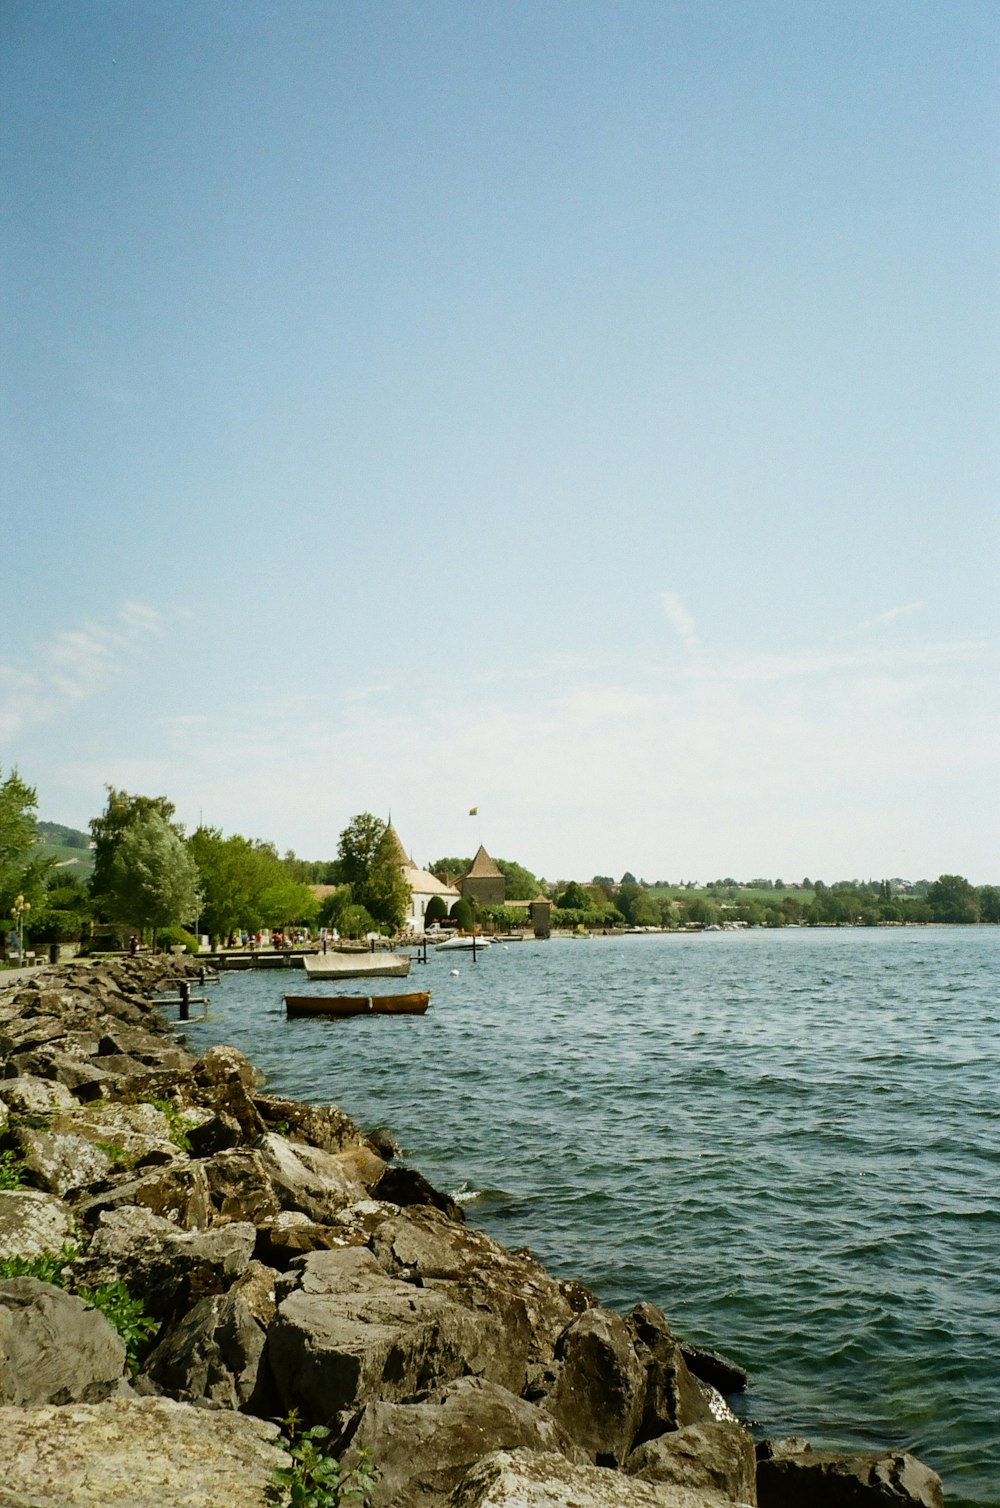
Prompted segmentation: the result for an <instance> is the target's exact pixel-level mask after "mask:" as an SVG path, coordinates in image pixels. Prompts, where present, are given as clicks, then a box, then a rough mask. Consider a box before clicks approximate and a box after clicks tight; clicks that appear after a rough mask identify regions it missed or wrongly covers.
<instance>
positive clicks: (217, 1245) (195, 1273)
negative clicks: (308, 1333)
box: [73, 1205, 257, 1318]
mask: <svg viewBox="0 0 1000 1508" xmlns="http://www.w3.org/2000/svg"><path fill="white" fill-rule="evenodd" d="M256 1239H257V1233H256V1231H255V1230H254V1227H253V1226H252V1225H250V1224H249V1223H245V1222H244V1223H233V1224H229V1225H221V1226H216V1227H213V1228H212V1229H210V1230H191V1231H182V1230H178V1229H177V1226H176V1225H175V1224H174V1223H173V1222H172V1221H170V1220H168V1219H164V1218H163V1217H162V1216H159V1215H154V1214H153V1213H152V1211H151V1210H148V1209H146V1208H145V1207H144V1206H143V1205H134V1206H125V1207H122V1208H119V1209H112V1210H105V1211H104V1212H103V1213H102V1214H101V1216H100V1219H99V1221H98V1224H97V1228H96V1230H95V1231H94V1235H93V1238H92V1240H91V1243H90V1246H89V1247H88V1248H87V1250H86V1252H85V1253H84V1254H83V1255H82V1256H81V1257H78V1258H77V1260H76V1262H74V1264H73V1274H74V1279H75V1282H76V1283H77V1285H78V1286H80V1285H86V1286H87V1287H96V1286H97V1285H98V1284H101V1283H114V1282H118V1281H121V1282H124V1283H126V1284H127V1286H128V1287H129V1289H130V1290H131V1292H132V1293H133V1294H135V1295H136V1296H139V1297H141V1298H142V1300H143V1304H144V1306H145V1308H146V1309H147V1310H149V1311H150V1313H152V1314H155V1315H156V1316H157V1317H159V1318H163V1317H164V1316H165V1315H167V1314H168V1313H170V1312H171V1311H174V1312H176V1311H177V1310H181V1312H183V1311H184V1310H186V1309H187V1308H189V1307H190V1306H191V1305H192V1304H193V1303H194V1302H195V1301H196V1300H198V1299H200V1298H204V1297H206V1296H207V1295H211V1294H218V1293H225V1292H226V1291H227V1289H229V1288H231V1287H232V1286H233V1284H234V1283H235V1282H236V1281H237V1279H238V1278H239V1277H241V1276H242V1275H243V1273H245V1272H246V1270H247V1268H248V1266H249V1264H250V1261H251V1259H252V1257H253V1253H254V1246H255V1244H256Z"/></svg>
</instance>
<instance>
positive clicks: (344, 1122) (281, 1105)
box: [253, 1094, 379, 1152]
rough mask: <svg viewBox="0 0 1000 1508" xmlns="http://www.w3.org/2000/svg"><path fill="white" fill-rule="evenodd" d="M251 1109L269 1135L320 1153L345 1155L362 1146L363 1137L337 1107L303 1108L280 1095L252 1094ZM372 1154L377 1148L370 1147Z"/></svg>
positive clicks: (313, 1106) (311, 1106)
mask: <svg viewBox="0 0 1000 1508" xmlns="http://www.w3.org/2000/svg"><path fill="white" fill-rule="evenodd" d="M253 1103H254V1108H255V1110H256V1111H257V1114H258V1115H259V1116H260V1118H261V1120H262V1121H263V1123H264V1125H265V1126H266V1127H267V1129H268V1130H269V1131H278V1132H280V1133H281V1134H282V1135H284V1136H287V1137H288V1139H289V1140H290V1141H294V1142H305V1143H306V1145H307V1146H310V1147H319V1148H320V1150H321V1151H323V1152H344V1151H346V1150H347V1148H348V1147H356V1146H362V1145H365V1144H366V1143H365V1137H364V1136H363V1135H362V1132H361V1131H360V1130H359V1128H358V1127H357V1126H356V1125H355V1123H354V1121H352V1120H351V1118H350V1116H348V1115H345V1114H344V1112H343V1110H338V1109H337V1107H336V1105H302V1104H300V1103H299V1101H298V1100H290V1099H287V1098H286V1097H285V1096H283V1095H276V1094H255V1095H254V1097H253ZM373 1150H374V1151H375V1152H378V1151H379V1148H378V1147H373Z"/></svg>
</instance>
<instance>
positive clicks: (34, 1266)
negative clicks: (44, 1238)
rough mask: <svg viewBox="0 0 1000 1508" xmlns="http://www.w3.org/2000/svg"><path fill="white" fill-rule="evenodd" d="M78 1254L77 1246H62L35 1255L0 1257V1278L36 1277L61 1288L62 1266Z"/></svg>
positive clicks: (62, 1285) (62, 1282) (65, 1265)
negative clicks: (57, 1249) (56, 1249)
mask: <svg viewBox="0 0 1000 1508" xmlns="http://www.w3.org/2000/svg"><path fill="white" fill-rule="evenodd" d="M79 1255H80V1248H79V1246H63V1247H61V1248H60V1249H59V1251H43V1252H40V1253H39V1254H38V1255H37V1256H35V1257H0V1278H37V1280H38V1282H39V1283H52V1284H53V1285H54V1286H55V1287H56V1288H63V1287H64V1286H65V1281H64V1278H63V1268H64V1267H68V1266H69V1264H70V1263H71V1262H73V1261H75V1259H76V1258H77V1257H78V1256H79Z"/></svg>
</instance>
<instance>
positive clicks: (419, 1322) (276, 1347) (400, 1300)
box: [268, 1247, 520, 1423]
mask: <svg viewBox="0 0 1000 1508" xmlns="http://www.w3.org/2000/svg"><path fill="white" fill-rule="evenodd" d="M276 1296H277V1300H278V1312H277V1314H276V1315H275V1318H274V1321H273V1323H272V1324H271V1326H270V1329H269V1330H268V1357H269V1361H270V1365H271V1370H272V1372H273V1374H274V1378H275V1382H276V1384H277V1388H278V1392H279V1395H280V1399H281V1404H282V1407H283V1409H284V1410H285V1411H287V1410H288V1409H290V1408H292V1407H294V1408H297V1409H298V1410H299V1412H300V1413H301V1414H302V1416H303V1418H304V1419H306V1420H308V1421H311V1422H324V1423H325V1422H326V1421H327V1420H328V1419H329V1418H330V1417H331V1416H332V1415H333V1414H334V1413H336V1412H338V1411H340V1410H356V1409H360V1408H362V1407H364V1405H365V1404H366V1403H370V1402H371V1403H373V1402H379V1401H381V1402H387V1403H393V1402H399V1401H401V1400H402V1399H404V1398H410V1397H412V1396H413V1395H414V1394H416V1393H419V1392H423V1391H426V1390H427V1389H429V1388H433V1387H439V1386H441V1385H443V1384H444V1383H447V1382H449V1381H451V1380H452V1379H453V1378H455V1377H458V1376H461V1375H463V1374H465V1373H468V1374H470V1375H472V1376H483V1377H487V1378H488V1379H489V1380H491V1381H493V1382H499V1383H500V1384H501V1385H503V1386H505V1387H509V1386H510V1384H511V1381H513V1382H514V1384H515V1387H514V1388H511V1391H516V1385H517V1381H518V1376H519V1372H520V1369H519V1367H518V1366H517V1365H516V1363H515V1364H514V1365H513V1366H512V1365H511V1361H510V1358H509V1355H508V1353H507V1350H506V1346H505V1337H504V1335H503V1332H502V1329H501V1327H500V1326H499V1324H498V1323H497V1322H496V1320H495V1319H494V1318H493V1316H491V1315H489V1314H476V1313H475V1312H474V1311H472V1310H470V1309H467V1308H466V1307H465V1306H464V1305H462V1304H460V1303H456V1302H455V1300H454V1299H453V1298H452V1297H451V1296H450V1295H449V1294H448V1292H447V1291H446V1290H444V1289H442V1288H415V1287H413V1286H412V1285H411V1284H409V1283H402V1282H399V1281H397V1280H395V1279H392V1278H390V1277H388V1276H387V1275H386V1274H385V1273H384V1272H383V1271H382V1269H381V1268H380V1267H379V1265H378V1263H377V1262H376V1260H375V1258H374V1257H373V1256H372V1254H371V1252H369V1251H365V1250H364V1249H363V1248H362V1247H347V1248H344V1249H342V1250H339V1251H323V1252H313V1253H312V1254H311V1255H310V1256H307V1257H304V1258H301V1259H300V1265H299V1266H298V1270H297V1271H293V1272H291V1273H288V1274H286V1275H285V1276H284V1277H283V1278H282V1279H281V1280H280V1281H279V1283H278V1285H277V1291H276Z"/></svg>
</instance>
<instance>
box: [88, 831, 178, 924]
mask: <svg viewBox="0 0 1000 1508" xmlns="http://www.w3.org/2000/svg"><path fill="white" fill-rule="evenodd" d="M105 883H106V886H107V888H106V891H105V896H104V904H105V907H106V909H107V911H108V913H109V914H110V916H111V919H112V920H113V921H123V922H128V923H130V924H131V925H132V926H137V927H140V928H144V927H149V928H151V929H152V932H153V935H154V938H155V935H156V930H157V928H158V927H170V926H173V925H174V924H176V923H179V922H185V921H191V920H192V919H193V917H194V915H195V911H196V909H197V904H198V902H197V895H198V870H197V868H196V866H195V862H194V860H193V859H192V857H191V855H190V854H189V853H188V851H187V849H186V847H185V846H184V843H183V842H182V840H181V839H180V838H179V837H178V835H177V833H176V832H175V830H174V829H173V828H172V827H171V825H170V824H169V822H167V821H166V819H165V818H164V817H163V816H161V814H160V813H159V812H158V811H153V810H150V811H147V812H146V813H145V814H144V815H143V816H142V817H139V818H137V819H136V820H134V821H132V822H131V823H130V824H129V825H128V826H127V827H126V828H125V831H124V832H123V833H122V835H121V837H120V839H119V840H118V842H117V843H116V844H115V849H114V853H113V854H112V856H111V863H110V865H109V866H108V869H107V871H106V875H105Z"/></svg>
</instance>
